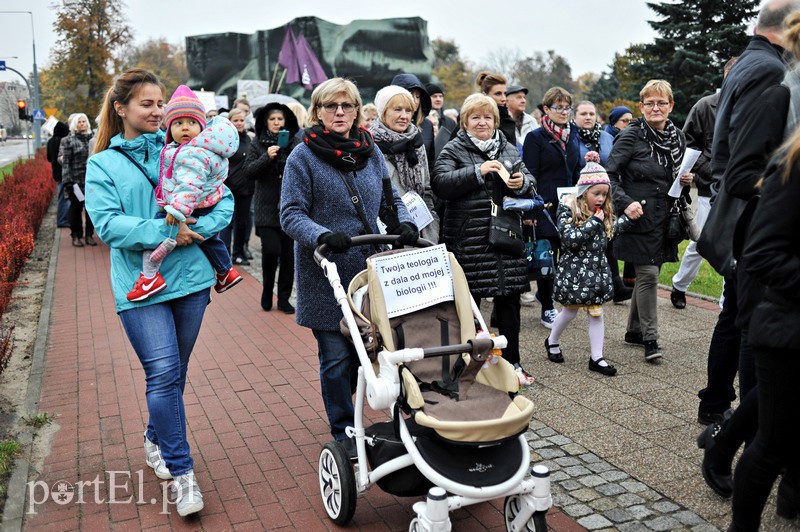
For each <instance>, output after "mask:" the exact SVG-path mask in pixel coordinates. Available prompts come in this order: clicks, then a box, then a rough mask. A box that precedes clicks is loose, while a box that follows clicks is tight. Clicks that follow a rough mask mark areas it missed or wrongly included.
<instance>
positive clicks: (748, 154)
mask: <svg viewBox="0 0 800 532" xmlns="http://www.w3.org/2000/svg"><path fill="white" fill-rule="evenodd" d="M799 8H800V2H798V1H797V0H789V1H787V0H770V1H768V2H767V3H766V4H764V6H762V8H761V11H760V12H759V16H758V22H757V25H756V35H755V36H754V37H753V38H752V39H751V41H750V44H749V45H748V47H747V49H746V50H745V52H744V53H743V54H742V55H741V56H740V57H739V60H738V61H737V63H736V64H735V65H734V67H733V69H731V72H730V75H729V76H728V77H727V78H726V79H725V82H724V83H723V84H722V93H721V95H720V102H719V106H718V108H717V124H716V128H715V131H714V145H713V148H712V163H711V164H712V168H711V170H712V175H713V177H714V182H713V184H712V193H714V194H715V193H716V192H717V191H718V190H720V187H724V188H725V192H726V193H728V194H730V195H733V196H736V197H740V198H742V199H748V198H749V197H751V196H753V195H754V194H755V189H754V184H755V182H756V181H757V180H758V178H759V177H760V176H761V175H763V173H764V170H765V168H766V166H767V162H768V160H769V157H770V156H771V154H772V153H773V152H774V150H775V149H777V148H778V146H780V143H781V142H782V138H783V130H784V126H785V124H786V115H787V110H788V94H787V91H785V88H783V87H781V85H780V84H781V81H782V80H783V77H784V73H785V72H784V70H785V63H784V61H783V55H784V52H785V51H784V49H783V29H784V27H783V20H784V18H785V17H786V15H788V14H789V13H791V12H792V11H795V10H797V9H799ZM777 100H781V102H782V103H781V102H777ZM765 102H766V103H767V104H768V107H769V109H773V107H779V108H780V109H781V110H775V111H773V112H771V113H770V112H765ZM723 111H724V122H722V120H723ZM767 111H769V110H767ZM721 135H724V138H722V137H721ZM713 205H714V204H713V196H712V212H713V208H714V207H713ZM737 222H738V220H736V219H731V220H730V221H729V222H728V223H731V224H736V223H737ZM730 245H732V243H731V244H730ZM743 281H748V278H747V277H746V276H744V277H743V276H742V275H741V273H740V272H738V271H737V272H736V274H734V275H730V276H726V277H725V288H724V291H723V296H724V302H723V307H722V312H721V313H720V316H719V318H718V320H717V324H716V326H715V328H714V334H713V335H712V337H711V345H710V347H709V352H708V383H707V385H706V387H705V388H704V389H702V390H700V392H699V393H698V397H700V406H699V408H698V422H700V423H703V424H710V426H709V427H708V428H707V429H706V430H705V431H704V432H703V433H702V434H701V435H700V438H699V439H698V443H699V444H700V445H701V447H703V448H705V455H704V457H703V464H702V471H703V477H704V478H705V480H706V482H707V483H708V484H709V486H710V487H711V488H712V489H713V490H714V491H715V492H716V493H717V494H719V495H721V496H723V497H730V495H731V493H732V480H731V462H732V460H733V457H734V454H735V453H736V450H737V449H738V447H739V445H740V444H741V442H742V441H743V440H749V439H752V437H753V435H754V432H755V426H757V423H758V419H757V418H758V413H757V412H758V406H757V403H755V402H754V398H756V397H757V396H756V395H755V394H752V393H750V394H746V390H748V389H751V388H752V386H754V369H753V361H752V358H751V349H750V347H749V342H748V341H747V334H746V333H745V332H744V331H743V330H742V329H740V326H741V325H742V323H741V321H740V319H739V318H740V314H741V313H743V312H744V313H748V314H749V311H750V309H749V308H742V309H740V306H739V303H740V300H739V297H740V294H739V289H740V288H744V286H745V285H742V282H743ZM746 284H749V283H746ZM752 288H753V287H752V286H751V287H748V288H747V289H745V290H743V295H745V296H747V297H746V298H745V299H748V298H750V294H751V290H752ZM740 367H741V374H740V377H739V382H740V396H741V397H740V399H741V400H742V403H741V405H740V408H739V409H737V411H736V412H735V413H734V414H733V416H732V417H730V419H728V420H727V421H724V423H723V417H724V416H723V413H724V412H725V411H726V410H728V409H729V408H730V405H731V402H732V401H733V400H734V399H735V397H736V393H735V390H734V388H733V381H734V378H735V376H736V373H737V369H739V368H740ZM745 394H746V395H745ZM721 423H722V426H720V424H721Z"/></svg>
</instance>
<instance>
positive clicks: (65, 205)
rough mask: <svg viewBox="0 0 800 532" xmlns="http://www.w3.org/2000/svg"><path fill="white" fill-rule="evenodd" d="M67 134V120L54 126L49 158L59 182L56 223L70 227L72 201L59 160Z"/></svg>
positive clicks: (55, 179) (48, 147) (48, 145)
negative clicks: (62, 175)
mask: <svg viewBox="0 0 800 532" xmlns="http://www.w3.org/2000/svg"><path fill="white" fill-rule="evenodd" d="M67 135H69V126H68V125H67V124H66V122H58V123H56V125H55V127H54V128H53V136H52V137H50V140H48V141H47V160H48V161H49V162H50V166H51V169H52V171H53V180H54V181H55V182H56V183H58V210H57V214H56V225H57V226H58V227H69V206H70V202H69V198H68V197H67V195H66V194H65V193H64V190H63V185H62V184H61V163H60V162H58V152H59V148H60V147H61V139H63V138H64V137H66V136H67Z"/></svg>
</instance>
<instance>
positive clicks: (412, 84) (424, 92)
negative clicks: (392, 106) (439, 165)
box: [390, 74, 436, 173]
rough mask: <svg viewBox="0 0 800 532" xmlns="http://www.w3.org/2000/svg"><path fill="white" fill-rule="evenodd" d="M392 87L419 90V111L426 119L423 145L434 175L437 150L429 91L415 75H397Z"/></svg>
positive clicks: (423, 122)
mask: <svg viewBox="0 0 800 532" xmlns="http://www.w3.org/2000/svg"><path fill="white" fill-rule="evenodd" d="M390 85H397V86H399V87H403V88H404V89H406V90H407V91H408V92H412V91H413V90H414V89H419V91H420V95H419V110H420V112H421V113H422V116H423V117H424V118H423V119H422V123H421V124H420V125H419V129H420V131H421V132H422V143H423V144H424V145H425V153H427V154H428V170H429V171H430V172H431V173H433V163H434V161H435V160H436V149H435V147H434V136H433V122H431V121H430V120H428V113H430V112H431V108H432V107H433V105H432V104H431V97H430V95H429V94H428V89H426V88H425V85H423V84H422V82H421V81H420V80H419V78H418V77H417V76H415V75H414V74H397V75H396V76H395V77H394V78H392V82H391V83H390Z"/></svg>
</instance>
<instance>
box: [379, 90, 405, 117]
mask: <svg viewBox="0 0 800 532" xmlns="http://www.w3.org/2000/svg"><path fill="white" fill-rule="evenodd" d="M398 103H401V104H403V105H405V106H406V107H407V108H409V109H411V112H412V113H413V112H414V97H413V96H411V94H409V93H405V92H400V93H398V94H395V95H394V96H392V97H391V98H389V101H388V102H386V107H384V108H383V115H381V116H379V117H378V118H379V119H380V121H381V122H384V120H383V118H384V117H385V116H386V111H388V110H389V109H390V108H391V107H392V106H394V105H397V104H398ZM377 109H378V108H377V107H376V108H375V110H376V111H377ZM384 123H386V122H384Z"/></svg>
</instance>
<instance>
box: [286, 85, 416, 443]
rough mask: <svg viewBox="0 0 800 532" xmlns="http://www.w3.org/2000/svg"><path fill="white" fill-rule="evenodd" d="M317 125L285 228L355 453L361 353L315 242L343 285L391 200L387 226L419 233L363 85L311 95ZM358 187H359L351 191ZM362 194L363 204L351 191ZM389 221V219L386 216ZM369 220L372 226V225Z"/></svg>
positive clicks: (291, 182)
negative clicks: (347, 332)
mask: <svg viewBox="0 0 800 532" xmlns="http://www.w3.org/2000/svg"><path fill="white" fill-rule="evenodd" d="M309 119H310V122H311V127H309V128H307V129H306V130H305V132H304V133H303V142H302V143H300V144H298V146H297V147H296V148H295V149H294V150H293V151H292V153H291V154H290V155H289V157H288V159H287V160H286V166H285V168H284V171H283V183H282V186H281V206H280V221H281V227H282V228H283V230H284V231H285V232H286V234H287V235H289V237H290V238H291V239H292V240H294V241H295V246H294V254H295V266H296V268H295V271H296V272H297V285H296V286H297V323H298V324H299V325H302V326H303V327H308V328H310V329H311V331H312V332H313V333H314V337H315V338H316V340H317V348H318V356H319V363H320V367H319V373H320V387H321V388H322V400H323V402H324V404H325V411H326V412H327V414H328V421H329V422H330V425H331V434H332V435H333V437H334V439H336V440H339V441H342V442H343V445H344V446H345V448H346V449H347V451H348V453H349V454H350V456H351V457H353V456H355V454H356V447H355V440H353V439H351V438H349V437H348V436H347V434H346V433H345V429H346V428H347V427H348V426H351V427H352V426H353V423H354V421H353V415H354V414H353V392H354V391H355V385H356V369H357V367H358V363H357V361H358V358H357V355H356V352H355V348H354V347H353V344H352V342H351V341H350V340H349V339H347V338H345V337H344V335H343V334H342V333H341V331H340V330H339V321H341V319H342V311H341V309H340V308H339V305H338V304H337V302H336V299H335V298H334V295H333V290H332V289H331V287H330V284H329V283H328V281H327V279H326V278H325V276H324V274H323V272H322V269H321V268H320V267H319V266H317V264H316V263H315V262H314V249H315V248H316V247H317V246H319V245H321V244H327V245H328V249H329V251H331V252H333V260H334V261H335V262H336V266H337V268H338V270H339V275H340V277H341V280H342V284H343V285H344V286H348V285H349V284H350V281H351V280H352V279H353V277H354V276H355V275H356V274H357V273H358V272H360V271H361V270H363V269H364V264H365V262H364V261H365V259H366V258H367V257H368V256H369V255H370V254H371V253H372V249H371V248H370V247H367V246H360V247H356V248H352V249H351V247H350V246H351V243H352V242H351V237H354V236H357V235H361V234H366V233H370V234H378V233H379V231H378V226H377V219H378V216H379V213H381V212H383V209H382V207H384V206H386V205H387V202H390V203H393V204H394V205H396V206H397V214H398V218H399V220H398V221H397V222H395V223H394V226H393V227H392V226H391V224H390V226H389V227H388V232H389V233H390V234H396V235H398V239H397V242H398V243H400V244H412V243H415V242H416V241H417V238H418V237H419V233H418V231H417V228H416V227H415V226H414V225H413V223H411V217H410V216H409V214H408V211H407V210H406V207H405V205H404V204H403V201H402V200H401V199H400V196H399V195H398V193H397V189H396V188H395V187H394V185H392V197H391V198H384V197H383V194H382V186H381V185H382V182H381V179H382V178H383V176H385V175H389V170H388V169H387V168H386V162H385V160H384V158H383V154H382V153H381V151H380V150H377V149H375V142H374V141H373V139H372V135H370V133H369V131H367V130H366V129H363V128H361V127H359V124H361V123H362V121H363V116H362V103H361V95H360V94H359V92H358V89H357V88H356V85H355V84H354V83H353V82H352V81H350V80H347V79H344V78H332V79H329V80H327V81H325V82H323V83H321V84H320V85H318V86H317V87H316V88H315V89H314V92H313V93H312V94H311V109H310V117H309ZM351 190H352V192H351ZM353 196H358V199H359V201H358V203H357V204H356V202H354V201H353V200H352V199H351V198H352V197H353ZM384 222H388V220H384ZM367 226H369V227H367Z"/></svg>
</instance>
